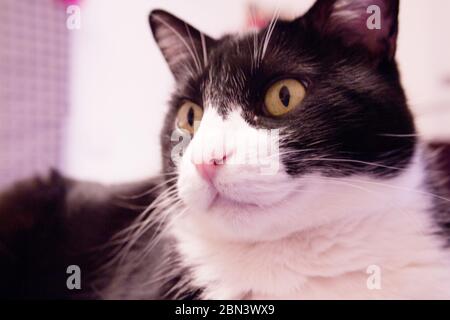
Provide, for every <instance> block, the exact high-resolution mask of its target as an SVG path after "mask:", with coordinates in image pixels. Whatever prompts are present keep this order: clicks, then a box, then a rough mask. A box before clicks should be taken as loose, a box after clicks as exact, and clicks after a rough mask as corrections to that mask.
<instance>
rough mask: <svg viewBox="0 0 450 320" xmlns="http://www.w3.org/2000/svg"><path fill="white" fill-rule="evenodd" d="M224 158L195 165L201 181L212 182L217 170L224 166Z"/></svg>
mask: <svg viewBox="0 0 450 320" xmlns="http://www.w3.org/2000/svg"><path fill="white" fill-rule="evenodd" d="M226 158H227V157H226V156H223V157H222V159H211V160H209V161H205V162H202V163H197V164H195V168H196V169H197V171H198V173H199V174H200V176H201V177H202V178H203V179H205V180H206V181H212V180H213V179H214V177H215V176H216V173H217V170H219V168H220V167H221V166H223V165H224V164H225V160H226Z"/></svg>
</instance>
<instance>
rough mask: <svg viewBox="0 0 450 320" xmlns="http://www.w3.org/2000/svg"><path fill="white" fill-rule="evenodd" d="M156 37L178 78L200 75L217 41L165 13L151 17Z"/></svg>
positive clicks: (159, 11)
mask: <svg viewBox="0 0 450 320" xmlns="http://www.w3.org/2000/svg"><path fill="white" fill-rule="evenodd" d="M149 22H150V27H151V29H152V32H153V36H154V38H155V40H156V43H157V44H158V46H159V48H160V49H161V52H162V54H163V56H164V58H165V59H166V61H167V63H168V65H169V68H170V70H171V71H172V73H173V74H174V76H175V78H177V79H178V78H182V77H183V75H186V74H188V73H192V72H200V71H201V70H202V68H204V66H205V65H206V64H207V62H208V52H209V50H210V49H211V47H212V46H214V44H215V40H214V39H212V38H210V37H208V36H206V35H205V34H203V33H202V32H200V31H198V30H197V29H195V28H194V27H192V26H190V25H189V24H187V23H186V22H184V21H183V20H181V19H179V18H177V17H175V16H173V15H171V14H170V13H168V12H166V11H163V10H154V11H152V12H151V13H150V16H149Z"/></svg>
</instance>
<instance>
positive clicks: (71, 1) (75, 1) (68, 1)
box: [58, 0, 81, 6]
mask: <svg viewBox="0 0 450 320" xmlns="http://www.w3.org/2000/svg"><path fill="white" fill-rule="evenodd" d="M58 1H59V2H62V3H64V4H65V5H68V6H69V5H71V4H80V2H81V0H58Z"/></svg>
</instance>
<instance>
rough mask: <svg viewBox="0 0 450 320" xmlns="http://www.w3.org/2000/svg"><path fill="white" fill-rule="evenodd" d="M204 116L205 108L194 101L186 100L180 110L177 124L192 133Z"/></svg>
mask: <svg viewBox="0 0 450 320" xmlns="http://www.w3.org/2000/svg"><path fill="white" fill-rule="evenodd" d="M202 117H203V109H202V108H201V107H199V106H198V105H197V104H195V103H193V102H190V101H186V102H184V103H183V105H182V106H181V108H180V109H179V110H178V115H177V126H178V128H180V129H182V130H186V131H188V132H189V133H190V134H194V132H195V130H196V127H197V126H198V124H199V122H200V121H201V120H202Z"/></svg>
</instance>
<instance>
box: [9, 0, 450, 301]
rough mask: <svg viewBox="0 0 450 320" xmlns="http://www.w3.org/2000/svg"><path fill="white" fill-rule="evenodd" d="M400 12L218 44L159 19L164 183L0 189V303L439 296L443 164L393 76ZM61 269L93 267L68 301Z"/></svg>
mask: <svg viewBox="0 0 450 320" xmlns="http://www.w3.org/2000/svg"><path fill="white" fill-rule="evenodd" d="M369 7H370V8H369ZM398 10H399V3H398V1H392V0H371V1H366V0H360V1H357V0H353V1H352V0H318V1H317V2H316V3H315V4H314V5H313V7H312V8H311V9H310V10H309V11H308V12H307V13H305V14H304V15H303V16H301V17H299V18H297V19H295V20H292V21H281V20H279V19H278V18H277V16H276V15H275V16H274V18H273V19H272V21H271V23H270V24H269V25H268V26H267V27H266V28H264V29H263V30H259V31H255V32H251V33H248V34H244V35H226V36H224V37H222V38H220V39H213V38H211V37H209V36H207V35H205V34H204V33H202V32H200V31H198V30H196V29H195V28H194V27H192V26H190V25H189V24H187V23H186V22H184V21H182V20H180V19H178V18H177V17H175V16H173V15H171V14H169V13H167V12H164V11H161V10H156V11H153V12H152V13H151V14H150V17H149V21H150V26H151V29H152V32H153V35H154V38H155V40H156V42H157V43H158V45H159V47H160V49H161V52H162V54H163V56H164V58H165V59H166V60H167V63H168V66H169V68H170V70H171V72H172V73H173V75H174V78H175V80H176V87H175V88H174V91H173V95H172V98H171V100H170V105H169V109H168V112H167V116H166V121H165V125H164V128H163V132H162V135H161V146H162V154H163V172H162V174H161V175H160V176H159V177H157V178H155V179H154V180H152V181H149V182H144V183H142V184H138V185H134V186H121V187H111V188H107V187H103V186H98V185H94V184H86V183H79V182H75V181H72V180H69V179H66V178H64V177H61V176H60V175H59V174H57V173H53V174H52V176H51V177H50V179H48V180H34V181H31V182H30V181H28V182H24V183H22V184H19V185H18V186H17V187H16V188H14V189H11V190H10V191H7V192H6V193H5V194H3V196H2V197H1V198H0V210H1V211H0V236H1V238H0V239H1V240H2V242H1V243H2V244H3V245H2V247H0V254H1V252H2V251H3V255H0V257H2V265H3V266H4V267H3V268H4V270H6V271H4V272H2V273H1V274H9V275H11V276H9V277H8V279H7V281H5V282H4V283H7V284H6V285H4V284H0V288H2V286H3V288H2V290H0V292H2V294H3V295H4V296H8V294H9V295H11V294H13V295H14V296H18V297H22V296H31V297H35V296H43V297H55V296H56V297H75V298H76V297H86V298H124V299H130V298H131V299H132V298H143V299H158V298H169V299H191V298H197V299H433V298H437V299H446V298H450V250H449V249H448V242H449V235H450V232H449V228H450V203H449V201H450V199H449V198H448V197H449V192H448V186H446V178H447V176H448V172H445V170H444V166H445V164H443V163H442V159H445V157H448V154H446V153H444V152H445V151H442V150H436V149H435V148H434V149H433V148H430V147H429V146H427V145H426V144H425V142H423V141H421V140H420V139H419V138H418V136H417V134H416V130H415V126H414V121H413V117H412V115H411V112H410V111H409V109H408V106H407V101H406V97H405V94H404V92H403V89H402V86H401V83H400V75H399V72H398V69H397V65H396V62H395V51H396V40H397V33H398ZM374 15H375V16H374ZM374 17H375V19H379V27H377V26H376V24H372V25H371V24H370V23H369V22H368V20H369V19H374ZM252 141H253V142H254V141H257V142H258V143H251V142H252ZM242 142H245V143H242ZM261 145H262V146H263V147H261ZM267 150H270V152H266V151H267ZM261 151H264V152H261ZM439 151H440V152H441V153H440V152H439ZM442 155H444V156H442ZM249 159H253V160H255V159H256V161H250V160H249ZM70 264H75V265H80V267H81V269H82V270H86V278H85V279H84V280H83V283H84V286H83V289H82V290H81V291H80V292H77V293H75V294H74V292H69V291H68V290H67V289H66V288H65V287H64V286H65V284H66V282H65V277H67V274H66V273H65V272H66V269H65V268H66V266H68V265H70ZM18 270H19V271H18ZM20 275H26V277H25V278H20Z"/></svg>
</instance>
